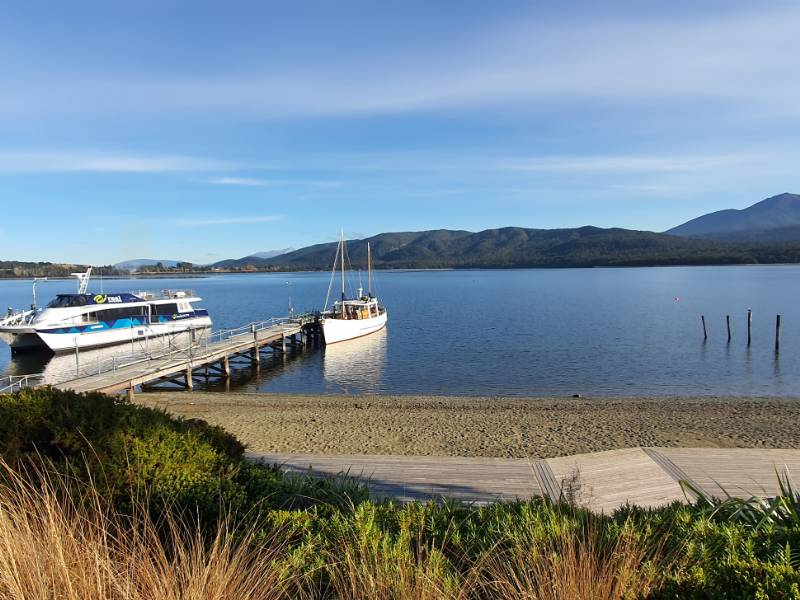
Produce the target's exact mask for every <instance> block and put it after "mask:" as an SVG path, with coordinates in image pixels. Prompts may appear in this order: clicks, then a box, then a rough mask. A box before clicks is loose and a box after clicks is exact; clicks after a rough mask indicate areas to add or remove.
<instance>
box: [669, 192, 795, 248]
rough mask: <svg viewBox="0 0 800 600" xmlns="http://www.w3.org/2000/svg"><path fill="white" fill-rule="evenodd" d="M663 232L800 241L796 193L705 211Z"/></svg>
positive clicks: (712, 237) (722, 238) (720, 238)
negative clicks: (741, 207) (706, 212)
mask: <svg viewBox="0 0 800 600" xmlns="http://www.w3.org/2000/svg"><path fill="white" fill-rule="evenodd" d="M666 233H668V234H670V235H677V236H681V237H690V238H698V239H705V240H717V241H727V242H751V243H766V244H771V243H785V242H800V195H799V194H789V193H784V194H779V195H777V196H772V197H771V198H767V199H766V200H762V201H761V202H758V203H756V204H753V205H752V206H750V207H748V208H744V209H741V210H737V209H733V208H729V209H726V210H719V211H716V212H712V213H708V214H706V215H703V216H701V217H697V218H696V219H692V220H691V221H687V222H686V223H684V224H683V225H678V226H677V227H673V228H672V229H670V230H669V231H667V232H666Z"/></svg>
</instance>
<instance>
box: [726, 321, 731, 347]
mask: <svg viewBox="0 0 800 600" xmlns="http://www.w3.org/2000/svg"><path fill="white" fill-rule="evenodd" d="M725 322H726V323H727V324H728V341H729V342H730V341H731V316H730V315H725Z"/></svg>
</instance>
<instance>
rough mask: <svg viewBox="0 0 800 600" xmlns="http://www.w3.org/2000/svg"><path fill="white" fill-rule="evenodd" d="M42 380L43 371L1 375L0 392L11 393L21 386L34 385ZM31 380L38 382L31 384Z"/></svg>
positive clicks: (39, 383) (21, 387)
mask: <svg viewBox="0 0 800 600" xmlns="http://www.w3.org/2000/svg"><path fill="white" fill-rule="evenodd" d="M43 380H44V373H34V374H30V375H3V376H2V377H0V394H11V393H13V392H15V391H18V390H21V389H23V388H27V387H36V386H37V385H41V383H42V381H43ZM33 381H38V383H36V384H33Z"/></svg>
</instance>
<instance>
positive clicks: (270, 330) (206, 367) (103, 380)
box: [55, 315, 320, 397]
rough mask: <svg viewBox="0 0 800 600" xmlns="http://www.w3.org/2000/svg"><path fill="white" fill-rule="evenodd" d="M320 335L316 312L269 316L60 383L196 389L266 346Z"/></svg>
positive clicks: (291, 344)
mask: <svg viewBox="0 0 800 600" xmlns="http://www.w3.org/2000/svg"><path fill="white" fill-rule="evenodd" d="M319 337H320V327H319V324H318V319H317V317H316V316H315V315H301V316H298V317H294V318H285V319H269V320H267V321H261V322H258V323H250V324H248V325H244V326H242V327H238V328H236V329H231V330H225V331H220V332H214V333H212V334H211V335H210V336H208V337H205V338H203V339H201V340H199V341H194V340H193V341H192V342H190V343H188V344H187V345H186V346H185V347H183V348H176V349H174V350H170V351H168V352H165V353H163V354H158V355H153V356H147V357H145V358H141V359H138V360H134V361H128V362H121V363H119V364H118V363H116V362H113V363H112V364H111V365H106V368H103V369H98V372H96V373H92V374H88V375H83V376H80V377H76V378H75V379H71V380H68V381H64V382H61V383H58V384H56V385H55V387H57V388H58V389H62V390H73V391H75V392H105V393H114V392H121V391H126V392H127V393H128V395H129V396H130V397H133V395H134V392H135V390H136V388H137V386H152V385H155V384H158V383H165V382H169V383H173V384H178V385H181V386H183V387H185V388H186V389H190V390H191V389H192V388H193V387H194V380H195V379H198V378H202V379H208V378H210V377H224V378H227V377H230V375H231V370H232V363H233V362H234V361H235V360H238V359H244V360H246V361H247V362H248V363H249V364H253V363H255V364H258V363H259V362H260V361H261V354H262V352H265V351H268V352H270V353H272V354H277V353H284V354H285V353H286V352H287V349H291V348H297V347H306V346H307V345H308V344H310V343H313V342H316V341H317V340H318V339H319Z"/></svg>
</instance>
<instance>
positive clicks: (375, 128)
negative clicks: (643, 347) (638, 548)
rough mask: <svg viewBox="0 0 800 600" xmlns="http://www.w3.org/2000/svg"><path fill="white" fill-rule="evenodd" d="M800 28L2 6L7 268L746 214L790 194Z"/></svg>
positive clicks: (2, 226)
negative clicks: (341, 239)
mask: <svg viewBox="0 0 800 600" xmlns="http://www.w3.org/2000/svg"><path fill="white" fill-rule="evenodd" d="M122 4H125V6H122ZM601 4H602V6H601ZM798 30H800V4H798V3H796V2H751V3H738V2H670V3H648V2H606V3H595V2H586V3H578V2H569V1H566V2H552V3H548V2H536V3H534V2H515V1H513V0H508V1H503V2H465V1H458V2H455V1H454V2H444V1H442V2H410V1H409V2H402V3H379V2H349V1H346V0H343V1H337V2H330V1H326V2H292V3H286V2H282V3H278V2H265V1H261V2H247V1H240V2H226V3H223V2H219V3H207V2H197V1H194V2H170V1H165V0H162V1H159V2H148V1H139V2H135V3H133V2H130V3H113V2H96V3H86V2H70V3H53V2H37V1H25V2H6V3H4V5H3V18H2V19H1V20H0V208H1V209H2V211H1V212H0V258H4V259H18V260H53V261H75V262H91V263H95V264H97V263H107V262H115V261H118V260H123V259H129V258H142V257H153V258H167V259H186V260H191V261H194V262H211V261H214V260H218V259H221V258H229V257H238V256H243V255H246V254H249V253H252V252H256V251H260V250H269V249H274V248H284V247H287V246H294V247H299V246H303V245H307V244H311V243H316V242H320V241H327V240H330V239H334V238H335V237H336V233H337V231H338V229H339V227H340V226H343V227H344V228H345V231H346V232H348V233H350V234H351V235H354V236H356V235H358V236H362V235H372V234H376V233H380V232H382V231H399V230H419V229H432V228H451V229H469V230H480V229H485V228H490V227H500V226H506V225H519V226H525V227H573V226H580V225H585V224H593V225H598V226H621V227H630V228H638V229H651V230H657V231H660V230H664V229H667V228H669V227H671V226H674V225H677V224H679V223H681V222H683V221H685V220H687V219H689V218H692V217H694V216H697V215H698V214H701V213H704V212H708V211H710V210H716V209H721V208H728V207H737V208H741V207H745V206H747V205H749V204H752V203H754V202H756V201H758V200H760V199H763V198H765V197H767V196H771V195H774V194H777V193H780V192H784V191H794V192H797V191H800V182H799V181H798V179H800V102H798V98H800V36H798V35H797V31H798Z"/></svg>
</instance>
